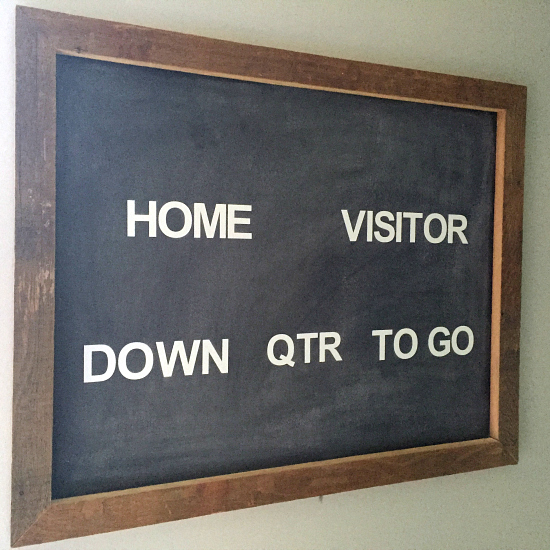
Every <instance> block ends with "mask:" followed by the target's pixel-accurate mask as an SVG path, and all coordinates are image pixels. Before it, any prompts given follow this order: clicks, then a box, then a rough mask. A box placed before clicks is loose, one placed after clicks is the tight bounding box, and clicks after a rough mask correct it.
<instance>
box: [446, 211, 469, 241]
mask: <svg viewBox="0 0 550 550" xmlns="http://www.w3.org/2000/svg"><path fill="white" fill-rule="evenodd" d="M455 221H458V222H460V226H459V227H457V226H455V224H454V222H455ZM467 225H468V220H467V219H466V216H461V215H460V214H449V234H448V235H447V242H449V243H452V242H453V233H456V234H457V235H458V238H459V239H460V241H461V242H462V244H468V239H466V235H464V230H465V229H466V226H467Z"/></svg>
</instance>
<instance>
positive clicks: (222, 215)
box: [193, 202, 227, 239]
mask: <svg viewBox="0 0 550 550" xmlns="http://www.w3.org/2000/svg"><path fill="white" fill-rule="evenodd" d="M193 210H194V213H195V214H194V218H195V219H194V223H195V227H194V237H195V239H198V238H199V237H200V236H201V221H202V224H203V225H204V234H205V235H206V237H207V238H208V239H212V238H213V237H214V235H215V234H216V225H218V222H219V224H220V239H225V230H226V224H227V222H226V219H227V216H226V207H225V204H216V207H215V208H214V213H213V214H212V221H211V222H209V221H208V214H207V212H206V205H205V204H204V203H203V202H196V203H195V204H194V206H193Z"/></svg>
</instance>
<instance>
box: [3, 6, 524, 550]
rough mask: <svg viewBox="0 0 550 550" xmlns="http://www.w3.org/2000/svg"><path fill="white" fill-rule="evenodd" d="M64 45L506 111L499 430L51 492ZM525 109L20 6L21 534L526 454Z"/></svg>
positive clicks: (406, 476)
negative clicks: (58, 107) (118, 487)
mask: <svg viewBox="0 0 550 550" xmlns="http://www.w3.org/2000/svg"><path fill="white" fill-rule="evenodd" d="M57 53H65V54H69V55H80V56H85V57H91V58H99V59H106V60H113V61H117V62H121V63H130V64H138V65H146V66H152V67H160V68H167V69H174V70H183V71H189V72H195V73H201V74H212V75H223V76H226V77H230V78H239V79H244V80H253V81H261V82H270V83H274V84H282V85H285V84H287V85H292V86H303V87H311V88H319V89H324V90H333V91H340V92H346V93H354V94H364V95H373V96H378V97H389V98H398V99H405V100H410V101H418V102H430V103H438V104H445V105H455V106H459V107H467V108H475V109H485V110H491V111H497V112H498V120H499V127H498V132H497V142H498V143H497V151H498V152H497V174H496V176H497V177H496V180H497V189H496V199H495V235H496V236H497V239H496V241H497V243H498V244H497V246H496V249H495V259H494V264H493V265H494V278H493V284H494V287H495V288H494V292H493V322H492V334H493V360H492V367H491V372H492V380H491V398H492V403H491V435H492V436H493V438H491V439H485V440H477V441H470V442H464V443H451V444H446V445H438V446H433V447H424V448H418V449H408V450H402V451H394V452H389V453H379V454H373V455H366V456H357V457H350V458H344V459H338V460H330V461H324V462H318V463H308V464H301V465H296V466H288V467H283V468H274V469H269V470H261V471H254V472H247V473H241V474H232V475H228V476H221V477H215V478H209V479H199V480H191V481H185V482H180V483H173V484H168V485H158V486H152V487H143V488H139V489H132V490H127V491H117V492H113V493H104V494H97V495H92V496H86V497H75V498H70V499H65V500H58V501H54V502H52V501H51V496H50V495H51V488H50V484H51V445H52V395H53V331H54V320H55V315H54V313H55V312H54V282H55V277H54V274H55V263H54V260H55V56H56V54H57ZM525 108H526V89H525V88H524V87H521V86H516V85H511V84H503V83H495V82H487V81H483V80H477V79H472V78H464V77H458V76H450V75H440V74H435V73H429V72H423V71H416V70H412V69H401V68H394V67H386V66H382V65H374V64H369V63H361V62H356V61H346V60H340V59H332V58H327V57H323V56H316V55H310V54H303V53H296V52H288V51H282V50H276V49H272V48H263V47H258V46H248V45H243V44H235V43H231V42H226V41H220V40H213V39H208V38H201V37H196V36H189V35H183V34H178V33H173V32H167V31H160V30H153V29H147V28H142V27H135V26H130V25H124V24H118V23H109V22H105V21H99V20H91V19H85V18H80V17H74V16H69V15H63V14H55V13H52V12H46V11H41V10H35V9H31V8H21V7H20V8H18V11H17V107H16V109H17V111H16V112H17V115H16V116H17V130H16V131H17V161H16V162H17V182H16V194H17V196H16V273H15V352H14V404H13V469H12V472H13V473H12V480H13V481H12V484H13V485H12V544H13V545H14V546H21V545H27V544H34V543H40V542H46V541H53V540H58V539H62V538H68V537H76V536H83V535H88V534H93V533H99V532H107V531H113V530H117V529H124V528H130V527H136V526H141V525H147V524H152V523H159V522H164V521H170V520H175V519H182V518H188V517H193V516H198V515H203V514H210V513H214V512H220V511H227V510H235V509H238V508H245V507H250V506H258V505H263V504H269V503H273V502H282V501H286V500H292V499H297V498H305V497H311V496H317V495H323V494H329V493H335V492H340V491H347V490H352V489H359V488H364V487H371V486H377V485H384V484H389V483H396V482H401V481H411V480H415V479H422V478H427V477H433V476H440V475H446V474H452V473H459V472H467V471H472V470H478V469H482V468H490V467H495V466H502V465H506V464H513V463H515V462H517V447H518V378H519V374H518V372H519V328H520V284H521V229H522V205H523V158H524V128H525ZM504 120H505V124H504V123H503V121H504Z"/></svg>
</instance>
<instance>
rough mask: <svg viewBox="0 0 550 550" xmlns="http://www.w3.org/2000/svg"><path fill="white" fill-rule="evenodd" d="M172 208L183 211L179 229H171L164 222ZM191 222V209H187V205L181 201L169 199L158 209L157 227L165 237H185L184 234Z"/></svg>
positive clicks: (188, 229) (187, 231)
mask: <svg viewBox="0 0 550 550" xmlns="http://www.w3.org/2000/svg"><path fill="white" fill-rule="evenodd" d="M172 208H177V209H178V210H181V211H182V212H183V227H182V228H181V229H180V230H179V231H172V230H171V229H170V228H169V227H168V224H167V223H166V216H167V215H168V212H169V211H170V210H172ZM192 224H193V214H191V210H189V207H188V206H187V205H186V204H183V202H178V201H170V202H167V203H166V204H165V205H164V206H162V208H161V209H160V210H159V227H160V230H161V231H162V232H163V233H164V234H165V235H166V236H167V237H170V238H172V239H180V238H181V237H185V235H187V233H189V231H191V225H192Z"/></svg>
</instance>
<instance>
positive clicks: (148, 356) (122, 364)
mask: <svg viewBox="0 0 550 550" xmlns="http://www.w3.org/2000/svg"><path fill="white" fill-rule="evenodd" d="M134 349H139V350H141V351H142V352H143V353H144V355H145V364H144V365H143V368H142V369H141V370H140V371H139V372H132V371H131V370H129V369H128V366H127V365H126V358H127V357H128V354H129V353H130V352H131V351H132V350H134ZM152 368H153V352H152V351H151V348H150V347H149V346H148V345H147V344H143V343H142V342H131V343H130V344H126V345H125V346H124V347H123V348H122V349H121V350H120V353H119V354H118V370H119V371H120V374H122V376H124V378H128V380H140V379H141V378H145V377H146V376H147V375H148V374H149V373H150V372H151V369H152Z"/></svg>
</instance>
